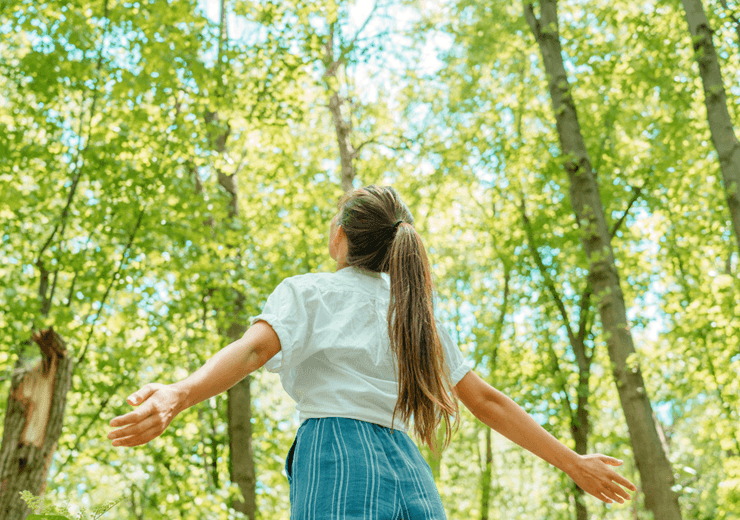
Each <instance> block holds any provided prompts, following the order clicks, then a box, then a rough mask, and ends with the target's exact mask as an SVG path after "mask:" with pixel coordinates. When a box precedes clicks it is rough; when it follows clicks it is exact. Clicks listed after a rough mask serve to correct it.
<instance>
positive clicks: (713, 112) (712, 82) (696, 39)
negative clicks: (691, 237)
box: [681, 0, 740, 251]
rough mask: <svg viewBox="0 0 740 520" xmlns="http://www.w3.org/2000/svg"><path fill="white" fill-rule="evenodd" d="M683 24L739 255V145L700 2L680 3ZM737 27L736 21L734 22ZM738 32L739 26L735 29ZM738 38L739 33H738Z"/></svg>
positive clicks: (694, 0) (684, 1)
mask: <svg viewBox="0 0 740 520" xmlns="http://www.w3.org/2000/svg"><path fill="white" fill-rule="evenodd" d="M681 3H682V5H683V8H684V11H685V14H686V22H687V23H688V26H689V32H690V33H691V38H692V42H693V47H694V57H695V58H696V63H697V64H698V65H699V73H700V75H701V81H702V84H703V85H704V104H705V106H706V108H707V120H708V121H709V129H710V130H711V133H712V143H713V144H714V148H715V149H716V150H717V156H718V158H719V164H720V168H721V170H722V178H723V181H724V185H725V197H726V200H727V209H728V210H729V211H730V219H731V220H732V226H733V228H734V230H735V240H736V242H737V246H738V251H740V141H738V139H737V135H736V134H735V127H734V125H733V123H732V119H731V118H730V113H729V112H728V110H727V94H726V92H725V86H724V83H723V81H722V69H721V68H720V65H719V59H718V58H717V51H716V49H715V47H714V42H713V41H712V35H713V31H712V28H711V27H710V26H709V21H708V20H707V17H706V14H705V13H704V6H703V5H702V1H701V0H681ZM735 23H736V24H737V21H736V20H735ZM736 28H737V30H738V31H740V26H737V25H736ZM738 35H739V36H740V32H739V33H738Z"/></svg>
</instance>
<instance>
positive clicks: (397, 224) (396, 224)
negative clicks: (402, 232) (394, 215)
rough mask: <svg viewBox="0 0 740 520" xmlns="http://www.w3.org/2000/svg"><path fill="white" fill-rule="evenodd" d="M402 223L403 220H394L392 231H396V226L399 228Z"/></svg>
mask: <svg viewBox="0 0 740 520" xmlns="http://www.w3.org/2000/svg"><path fill="white" fill-rule="evenodd" d="M402 223H403V220H401V219H399V220H396V223H395V224H393V231H395V230H397V229H398V226H400V225H401V224H402Z"/></svg>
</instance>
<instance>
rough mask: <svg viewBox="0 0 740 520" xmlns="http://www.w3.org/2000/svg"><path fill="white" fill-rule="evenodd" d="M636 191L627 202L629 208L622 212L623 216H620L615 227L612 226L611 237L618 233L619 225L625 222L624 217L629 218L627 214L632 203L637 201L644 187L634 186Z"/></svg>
mask: <svg viewBox="0 0 740 520" xmlns="http://www.w3.org/2000/svg"><path fill="white" fill-rule="evenodd" d="M634 190H635V191H634V193H633V195H632V200H630V202H629V204H627V209H626V210H624V213H622V216H621V217H619V220H617V222H616V223H615V224H614V227H612V229H611V231H610V235H611V238H614V235H615V234H616V233H617V230H619V226H621V225H622V222H624V219H625V218H627V214H628V213H629V212H630V209H632V205H633V204H634V203H635V201H636V200H637V199H638V197H639V196H640V195H641V194H642V187H640V188H634Z"/></svg>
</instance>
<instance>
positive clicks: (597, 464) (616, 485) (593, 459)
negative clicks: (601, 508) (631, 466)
mask: <svg viewBox="0 0 740 520" xmlns="http://www.w3.org/2000/svg"><path fill="white" fill-rule="evenodd" d="M621 465H622V461H621V460H617V459H615V458H614V457H607V456H606V455H602V454H600V453H594V454H592V455H580V456H579V460H578V463H577V464H576V467H575V469H573V470H571V471H569V472H568V476H569V477H570V478H571V479H573V481H574V482H575V483H576V484H578V487H580V488H581V489H582V490H584V491H585V492H586V493H588V494H590V495H593V496H595V497H596V498H598V499H599V500H601V501H603V502H606V503H607V504H611V503H612V502H619V503H620V504H624V501H625V500H631V499H632V497H630V495H629V493H627V492H626V491H625V490H624V489H623V488H622V487H621V486H624V487H625V488H627V489H629V490H632V491H637V487H636V486H635V485H634V484H633V483H632V482H630V481H629V480H627V479H626V478H624V477H623V476H622V475H620V474H619V473H617V472H616V471H614V470H613V469H612V466H621Z"/></svg>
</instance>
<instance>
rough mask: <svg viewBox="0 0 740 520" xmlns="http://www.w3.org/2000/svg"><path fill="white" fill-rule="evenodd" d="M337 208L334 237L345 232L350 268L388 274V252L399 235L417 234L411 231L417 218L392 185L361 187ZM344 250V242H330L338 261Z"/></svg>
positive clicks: (347, 195)
mask: <svg viewBox="0 0 740 520" xmlns="http://www.w3.org/2000/svg"><path fill="white" fill-rule="evenodd" d="M337 206H338V209H339V213H338V214H337V216H336V217H335V218H334V220H333V225H332V230H333V233H332V234H331V236H332V238H337V235H339V236H338V238H340V239H341V238H342V237H341V235H342V233H343V234H344V237H346V240H347V251H346V263H347V265H352V266H355V267H360V268H362V269H366V270H368V271H374V272H385V273H387V272H388V268H389V265H388V261H389V255H388V251H389V250H390V247H391V244H392V243H393V241H394V240H395V238H396V236H397V235H399V234H401V235H405V234H409V235H411V234H415V233H414V232H413V229H412V228H411V226H413V225H414V218H413V217H412V216H411V212H410V211H409V208H408V207H407V206H406V204H404V203H403V201H402V200H401V197H400V196H399V195H398V193H397V192H396V190H395V189H393V188H391V187H389V186H366V187H364V188H358V189H355V190H353V191H350V192H347V193H345V194H344V196H342V198H341V199H339V203H338V204H337ZM404 224H408V226H404ZM340 226H341V227H340ZM403 228H407V229H406V230H405V231H404V229H403ZM332 246H334V248H336V249H335V250H332ZM340 247H342V244H341V242H340V240H333V241H332V242H330V245H329V249H330V251H332V257H334V258H336V255H337V253H339V251H338V249H339V248H340Z"/></svg>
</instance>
